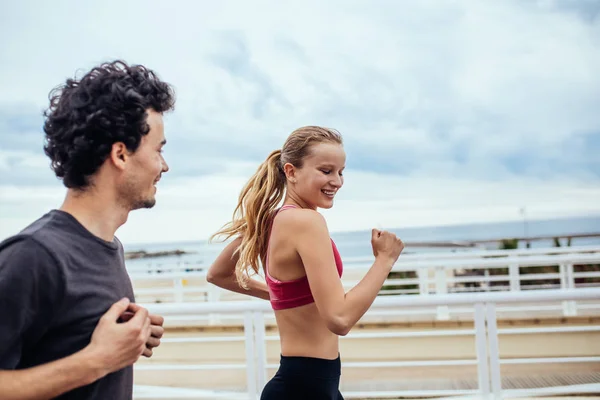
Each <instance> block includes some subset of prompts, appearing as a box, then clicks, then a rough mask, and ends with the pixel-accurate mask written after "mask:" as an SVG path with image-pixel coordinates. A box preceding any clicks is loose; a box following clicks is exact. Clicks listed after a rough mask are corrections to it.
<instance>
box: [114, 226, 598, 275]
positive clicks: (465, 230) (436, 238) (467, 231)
mask: <svg viewBox="0 0 600 400" xmlns="http://www.w3.org/2000/svg"><path fill="white" fill-rule="evenodd" d="M391 231H393V232H394V233H396V234H397V235H398V237H400V238H401V239H402V240H403V241H404V242H406V243H407V247H406V249H405V251H404V252H405V253H418V252H433V251H438V252H439V251H444V252H447V251H473V250H480V249H482V248H486V249H497V248H498V245H499V243H498V242H493V243H485V244H481V245H480V246H479V247H475V248H474V247H468V248H458V247H456V248H452V249H449V248H439V247H433V246H430V247H427V246H425V247H423V246H419V247H415V246H413V247H411V246H410V243H411V242H412V243H415V242H465V241H485V240H494V239H510V238H515V237H531V238H533V237H536V236H567V235H575V234H590V233H600V216H588V217H576V218H560V219H550V220H532V221H527V223H526V224H525V222H524V221H510V222H491V223H478V224H463V225H448V226H430V227H413V228H397V229H391ZM331 236H332V238H333V240H334V241H335V243H336V245H337V247H338V249H339V251H340V254H341V256H342V258H347V257H369V256H371V254H372V252H371V242H370V240H371V231H370V230H364V231H355V232H333V233H332V234H331ZM530 243H531V247H551V246H553V245H554V244H553V241H552V240H551V239H550V240H543V241H531V242H530ZM562 245H563V246H565V245H566V240H564V239H563V242H562ZM571 245H572V246H577V245H600V237H592V238H575V239H572V241H571ZM223 247H224V244H222V243H219V242H216V243H212V244H209V243H208V242H207V241H199V242H172V243H156V244H148V245H143V244H137V245H128V244H125V251H137V250H145V251H147V252H159V251H170V250H177V249H178V250H183V251H186V252H189V254H184V255H181V256H170V257H155V258H147V259H136V260H128V261H127V265H128V267H129V266H136V265H149V264H152V265H160V264H170V263H174V262H176V263H184V264H189V265H207V264H208V265H209V264H210V263H212V261H213V260H214V259H215V257H216V256H217V254H218V252H219V251H220V250H221V249H222V248H223ZM519 247H525V242H520V243H519Z"/></svg>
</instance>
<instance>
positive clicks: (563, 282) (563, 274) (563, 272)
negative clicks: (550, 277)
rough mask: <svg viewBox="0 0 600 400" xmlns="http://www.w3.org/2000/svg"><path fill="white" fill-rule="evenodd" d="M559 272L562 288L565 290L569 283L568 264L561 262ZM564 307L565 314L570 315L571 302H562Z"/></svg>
mask: <svg viewBox="0 0 600 400" xmlns="http://www.w3.org/2000/svg"><path fill="white" fill-rule="evenodd" d="M558 272H559V274H560V288H561V289H563V290H566V289H568V288H569V285H568V283H567V267H566V265H565V264H562V263H561V264H560V265H559V266H558ZM562 309H563V315H564V316H567V315H569V302H568V301H563V302H562Z"/></svg>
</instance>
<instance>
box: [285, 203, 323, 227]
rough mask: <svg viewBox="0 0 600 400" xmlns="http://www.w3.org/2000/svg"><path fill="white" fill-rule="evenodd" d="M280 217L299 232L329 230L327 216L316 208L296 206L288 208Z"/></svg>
mask: <svg viewBox="0 0 600 400" xmlns="http://www.w3.org/2000/svg"><path fill="white" fill-rule="evenodd" d="M279 217H280V220H281V222H282V223H284V224H285V225H286V226H287V227H289V228H291V229H294V230H296V231H297V232H299V233H300V232H303V233H307V232H317V231H322V230H327V222H326V221H325V217H323V215H321V213H319V212H317V211H315V210H310V209H305V208H295V209H290V210H286V211H285V212H283V213H281V214H280V215H279Z"/></svg>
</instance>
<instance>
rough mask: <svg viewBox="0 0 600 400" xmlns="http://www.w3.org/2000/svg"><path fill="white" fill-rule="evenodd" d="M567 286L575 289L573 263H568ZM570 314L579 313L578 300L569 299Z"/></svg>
mask: <svg viewBox="0 0 600 400" xmlns="http://www.w3.org/2000/svg"><path fill="white" fill-rule="evenodd" d="M566 269H567V287H568V288H569V289H575V274H574V272H573V263H571V262H570V263H567V268H566ZM568 304H569V306H568V310H569V314H568V315H569V316H575V315H577V302H576V301H575V300H571V301H569V303H568Z"/></svg>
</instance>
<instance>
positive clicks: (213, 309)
mask: <svg viewBox="0 0 600 400" xmlns="http://www.w3.org/2000/svg"><path fill="white" fill-rule="evenodd" d="M576 300H600V289H598V288H586V289H577V290H575V289H565V290H546V291H522V292H513V293H502V292H490V293H469V294H466V293H458V294H452V295H448V294H446V295H432V296H410V297H407V296H391V297H379V298H377V299H376V300H375V302H374V304H373V305H372V307H371V309H370V310H369V312H372V311H377V310H401V309H404V308H410V309H419V308H427V307H448V306H468V307H469V308H471V309H472V311H473V312H474V325H473V329H462V330H459V331H456V330H453V331H447V330H438V331H428V332H383V333H371V334H367V333H363V334H358V333H357V334H353V333H350V334H349V335H348V336H347V337H343V338H341V339H342V340H346V339H347V338H369V337H371V338H372V337H386V336H387V337H390V336H394V337H409V336H439V337H440V338H443V337H444V336H449V335H474V336H475V353H476V358H475V359H463V360H414V361H398V362H344V361H343V355H342V367H343V368H344V369H347V368H393V367H406V366H451V365H476V366H477V376H478V388H477V389H476V390H461V389H457V390H423V391H401V390H399V391H389V390H388V391H383V390H372V391H366V392H345V393H344V396H345V397H346V398H348V399H351V398H359V397H360V398H385V397H401V396H402V397H411V396H413V397H416V396H418V397H423V396H460V395H462V396H465V395H469V396H477V397H480V398H495V399H497V398H503V397H515V396H535V395H552V394H565V393H600V383H598V384H590V385H576V386H573V387H570V386H555V387H545V388H532V389H519V390H507V389H503V388H502V381H501V378H502V376H501V371H500V365H502V364H517V363H519V364H536V363H548V362H551V363H570V362H578V363H585V362H600V357H596V356H594V357H554V358H517V359H515V358H512V359H501V358H500V353H499V336H501V335H511V334H531V333H549V332H554V333H567V332H594V331H598V332H600V327H599V326H584V327H581V326H564V327H536V328H531V327H526V328H506V329H498V326H497V317H496V315H497V307H498V305H502V304H504V305H510V304H517V303H548V302H557V301H559V302H560V301H576ZM144 306H145V307H147V308H148V309H149V310H150V311H151V312H154V313H158V314H161V315H164V316H165V317H166V319H169V318H171V317H175V316H182V315H191V316H199V315H208V314H214V313H218V314H230V315H231V314H238V315H243V318H244V332H245V334H244V337H243V338H239V337H217V338H173V339H169V338H165V339H164V341H165V342H168V341H169V340H170V341H178V342H194V341H215V342H217V341H238V340H244V343H245V348H246V354H245V355H246V357H245V362H244V363H238V364H195V365H189V364H185V365H177V364H166V365H165V364H163V365H161V364H146V365H136V369H137V370H164V371H170V372H171V373H176V372H177V371H182V370H195V371H203V370H208V371H210V370H217V369H245V371H246V374H247V393H246V394H245V395H244V398H247V399H257V398H258V396H259V394H260V392H261V390H262V388H263V386H264V385H265V383H266V382H267V379H268V376H267V369H268V368H274V367H276V366H277V365H273V364H267V358H266V346H265V343H266V341H267V340H278V336H276V335H269V336H267V335H266V333H265V320H264V316H265V313H268V314H272V310H271V308H270V304H269V303H268V302H265V301H231V302H211V303H170V304H168V303H167V304H146V305H144ZM440 340H443V339H440ZM163 389H164V390H167V389H166V388H163ZM164 390H162V392H161V393H162V394H161V395H158V394H156V393H158V392H146V393H138V395H136V397H135V398H136V399H150V398H155V399H156V398H164V397H165V396H164V393H165V392H164ZM178 390H180V389H173V391H172V393H171V394H169V395H168V396H166V397H168V398H170V399H177V398H198V399H199V398H208V397H203V396H205V395H206V392H203V391H193V390H191V389H186V390H187V392H186V393H187V394H185V395H184V394H181V393H183V392H181V391H179V392H178ZM181 390H183V389H181ZM153 393H154V394H153ZM178 393H179V394H178ZM203 393H204V394H203ZM239 396H240V394H239V393H231V397H230V398H240V397H239ZM217 397H218V396H214V397H211V398H217Z"/></svg>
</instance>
